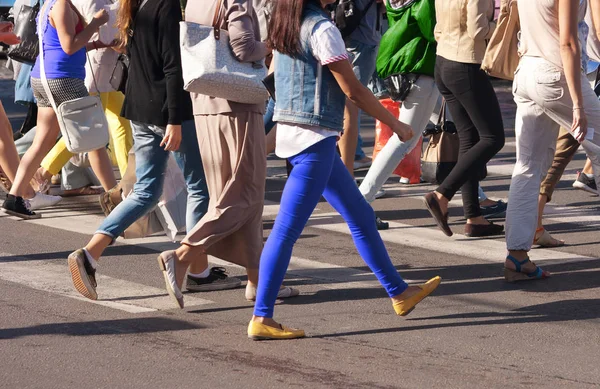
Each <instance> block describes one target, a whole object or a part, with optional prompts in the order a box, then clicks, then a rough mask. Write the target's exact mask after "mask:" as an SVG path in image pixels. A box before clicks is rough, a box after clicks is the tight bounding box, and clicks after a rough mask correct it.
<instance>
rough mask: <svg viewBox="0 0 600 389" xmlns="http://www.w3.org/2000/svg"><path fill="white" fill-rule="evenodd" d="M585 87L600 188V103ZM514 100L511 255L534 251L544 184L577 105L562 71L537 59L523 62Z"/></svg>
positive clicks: (584, 83) (589, 143) (590, 149)
mask: <svg viewBox="0 0 600 389" xmlns="http://www.w3.org/2000/svg"><path fill="white" fill-rule="evenodd" d="M581 87H582V89H583V107H584V111H585V114H586V116H587V119H588V128H590V129H591V128H593V129H594V130H595V131H594V137H593V139H592V140H585V141H584V142H583V143H582V146H583V149H584V150H585V152H586V153H587V156H588V158H590V160H591V161H592V165H593V168H594V176H595V179H596V185H598V186H599V187H600V175H599V174H600V101H598V97H597V96H596V94H595V93H594V91H593V90H592V88H591V87H590V84H589V82H588V80H587V78H586V76H585V74H582V76H581ZM513 95H514V99H515V102H516V103H517V116H516V120H515V136H516V140H517V163H516V164H515V168H514V171H513V176H512V181H511V184H510V193H509V196H508V210H507V215H506V245H507V248H508V249H509V250H529V249H531V246H532V244H533V238H534V235H535V229H536V226H537V217H538V210H537V204H538V194H539V191H540V184H541V181H542V179H543V177H544V176H545V175H546V173H547V172H548V168H549V167H550V164H551V163H552V159H553V158H554V152H555V149H556V138H557V136H558V130H559V128H560V127H561V126H562V127H564V128H566V129H569V130H570V129H571V125H572V123H573V101H572V99H571V95H570V94H569V88H568V86H567V81H566V79H565V75H564V72H563V71H562V69H559V68H557V67H556V66H554V65H552V64H551V63H549V62H548V61H546V60H544V59H542V58H535V57H523V58H521V62H520V64H519V67H518V68H517V72H516V73H515V80H514V82H513Z"/></svg>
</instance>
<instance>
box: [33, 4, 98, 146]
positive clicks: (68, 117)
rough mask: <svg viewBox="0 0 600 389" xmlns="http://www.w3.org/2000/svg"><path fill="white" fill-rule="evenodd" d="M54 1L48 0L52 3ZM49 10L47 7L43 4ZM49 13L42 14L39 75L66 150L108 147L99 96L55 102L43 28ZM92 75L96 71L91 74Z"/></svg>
mask: <svg viewBox="0 0 600 389" xmlns="http://www.w3.org/2000/svg"><path fill="white" fill-rule="evenodd" d="M50 3H51V2H48V4H50ZM44 8H45V9H47V8H48V7H44ZM47 19H48V12H47V10H46V12H44V13H43V15H42V16H40V22H39V23H38V25H39V27H38V37H39V44H40V54H39V56H40V75H41V80H42V85H43V86H44V90H45V91H46V94H47V95H48V100H50V103H51V104H52V108H53V109H54V112H56V118H57V120H58V124H59V126H60V132H61V134H62V137H63V139H64V140H65V145H66V146H67V150H69V151H70V152H71V153H74V154H77V153H84V152H88V151H93V150H98V149H101V148H103V147H106V145H107V144H108V122H107V120H106V115H105V114H104V109H103V108H102V103H101V101H100V97H98V96H86V97H81V98H78V99H75V100H69V101H65V102H64V103H62V104H61V105H59V106H58V107H57V106H56V103H55V101H54V96H52V92H51V91H50V85H48V79H47V78H46V69H45V66H44V47H43V35H44V31H43V30H44V27H45V26H46V24H47V23H48V20H47ZM92 75H93V73H92Z"/></svg>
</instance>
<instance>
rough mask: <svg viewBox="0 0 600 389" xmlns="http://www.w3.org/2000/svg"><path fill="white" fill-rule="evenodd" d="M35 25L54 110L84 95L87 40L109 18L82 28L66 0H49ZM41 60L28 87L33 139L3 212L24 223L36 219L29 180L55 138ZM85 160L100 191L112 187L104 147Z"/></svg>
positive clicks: (98, 17)
mask: <svg viewBox="0 0 600 389" xmlns="http://www.w3.org/2000/svg"><path fill="white" fill-rule="evenodd" d="M38 19H39V22H38V23H40V24H41V27H40V29H41V31H42V34H43V35H42V43H43V50H44V62H45V63H44V65H45V70H46V77H47V79H48V84H49V89H50V91H51V93H52V95H53V97H54V100H55V102H56V106H60V104H61V103H63V102H64V101H69V100H74V99H77V98H81V97H85V96H88V95H89V93H88V90H87V88H86V87H85V83H84V79H85V58H86V51H87V50H88V49H93V48H92V47H91V46H88V42H89V40H90V38H91V36H92V35H93V34H94V33H95V32H96V31H97V30H98V28H100V26H102V25H103V24H105V23H106V22H107V21H108V14H107V13H106V11H104V10H102V11H99V12H97V13H96V15H94V18H93V19H92V20H91V21H90V23H89V24H86V22H85V20H84V19H83V17H82V16H81V14H80V13H79V12H78V11H77V9H76V8H75V6H73V4H72V3H71V2H70V0H50V1H47V2H45V3H44V6H43V7H42V9H41V10H40V14H39V17H38ZM40 77H41V75H40V57H38V59H37V61H36V63H35V65H34V67H33V70H32V72H31V85H32V87H33V92H34V96H35V98H36V100H37V103H38V120H37V130H36V136H35V139H34V141H33V144H32V145H31V147H30V148H29V150H27V152H26V153H25V155H24V156H23V159H22V160H21V163H20V164H19V169H18V171H17V174H16V176H15V180H14V182H13V185H12V188H11V190H10V194H9V195H8V197H7V199H6V201H5V202H4V204H3V208H4V209H5V210H6V211H7V212H9V213H10V214H12V215H15V216H19V217H21V218H24V219H30V218H37V217H39V215H38V214H36V213H35V212H33V211H32V210H31V208H30V207H29V204H28V203H27V202H26V201H25V200H24V199H23V196H25V195H26V191H27V187H28V186H29V182H30V181H31V179H32V178H33V176H34V174H35V172H36V170H37V168H38V167H39V166H40V162H41V161H42V159H43V158H44V156H45V155H46V154H47V153H48V151H50V149H51V148H52V146H53V145H54V144H55V142H56V139H57V137H58V134H59V125H58V121H57V118H56V113H55V112H54V109H53V108H52V106H51V104H50V100H49V98H48V96H47V95H46V91H45V90H44V86H43V84H42V80H41V79H40ZM89 156H90V162H91V164H92V167H93V169H94V171H95V172H96V175H97V176H98V178H99V179H100V180H101V181H103V180H104V181H105V182H103V186H105V187H113V186H114V185H116V180H115V178H114V174H113V172H112V167H111V164H110V159H109V158H108V153H107V152H106V148H104V147H103V148H100V149H98V150H94V151H90V152H89Z"/></svg>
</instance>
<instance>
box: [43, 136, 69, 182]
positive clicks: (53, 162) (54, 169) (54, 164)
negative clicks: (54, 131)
mask: <svg viewBox="0 0 600 389" xmlns="http://www.w3.org/2000/svg"><path fill="white" fill-rule="evenodd" d="M59 131H60V130H59ZM57 136H58V135H57ZM55 142H56V144H54V146H53V147H52V149H51V150H50V151H49V152H48V153H47V154H46V156H45V157H44V159H43V160H42V162H41V163H40V165H41V167H42V169H43V170H41V172H43V173H44V178H46V177H48V179H49V177H52V176H53V175H55V174H58V173H60V169H62V168H63V166H65V165H66V163H67V162H69V160H70V159H71V157H73V153H71V152H70V151H69V150H67V145H66V144H65V140H64V139H63V138H60V139H59V140H58V141H56V139H55Z"/></svg>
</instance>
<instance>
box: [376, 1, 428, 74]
mask: <svg viewBox="0 0 600 389" xmlns="http://www.w3.org/2000/svg"><path fill="white" fill-rule="evenodd" d="M388 1H393V0H388ZM388 1H386V9H387V16H388V22H389V26H390V27H389V29H388V30H387V31H386V33H385V34H384V35H383V37H382V38H381V43H380V45H379V54H378V55H377V74H378V75H379V77H381V78H386V77H388V76H390V75H392V74H399V73H400V74H408V73H416V74H424V75H428V76H433V71H434V67H435V51H436V42H435V38H434V36H433V29H434V27H435V0H408V1H407V2H406V4H404V5H402V6H401V7H400V8H396V9H394V8H392V7H391V6H390V5H389V3H388Z"/></svg>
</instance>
